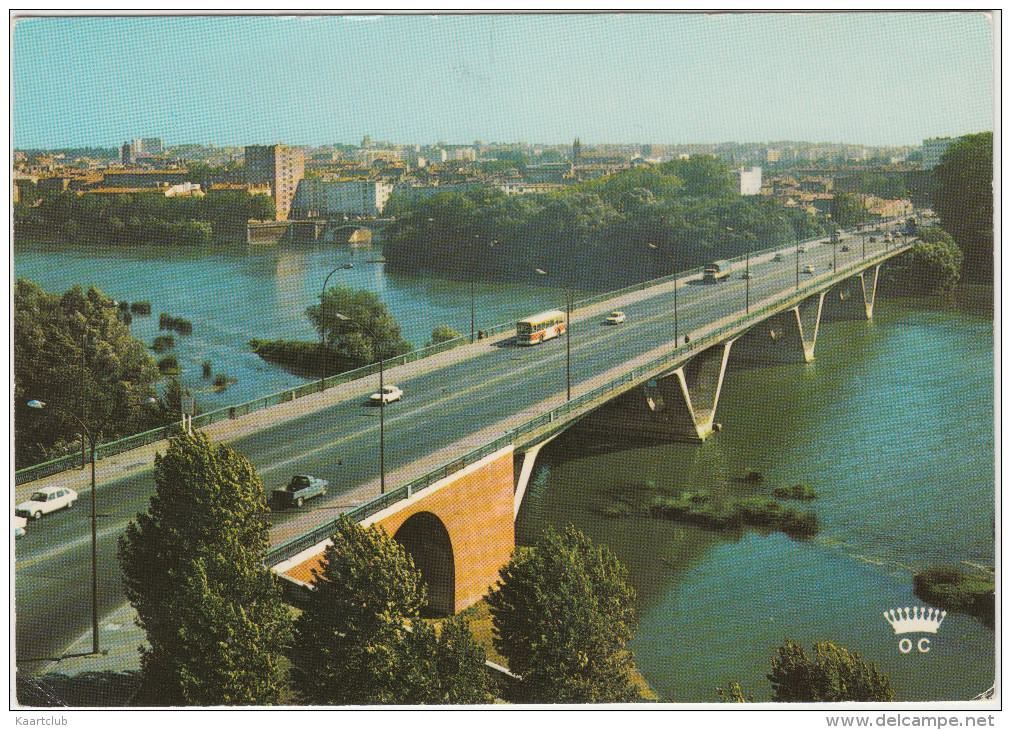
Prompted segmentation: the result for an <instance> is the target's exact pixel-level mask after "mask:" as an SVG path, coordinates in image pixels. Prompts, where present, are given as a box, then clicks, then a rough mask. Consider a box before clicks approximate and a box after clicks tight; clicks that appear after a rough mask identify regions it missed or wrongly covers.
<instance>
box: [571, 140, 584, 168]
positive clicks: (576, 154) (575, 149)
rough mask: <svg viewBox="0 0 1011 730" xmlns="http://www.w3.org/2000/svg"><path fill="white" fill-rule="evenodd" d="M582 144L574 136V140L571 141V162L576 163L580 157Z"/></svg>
mask: <svg viewBox="0 0 1011 730" xmlns="http://www.w3.org/2000/svg"><path fill="white" fill-rule="evenodd" d="M582 152H583V145H582V144H581V143H580V141H579V137H576V141H575V142H573V143H572V164H573V165H578V164H579V162H580V158H581V157H582Z"/></svg>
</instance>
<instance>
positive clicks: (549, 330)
mask: <svg viewBox="0 0 1011 730" xmlns="http://www.w3.org/2000/svg"><path fill="white" fill-rule="evenodd" d="M565 324H566V323H565V312H560V311H558V310H557V309H552V310H550V311H547V312H541V313H540V314H535V315H534V316H532V317H527V318H526V319H521V320H520V321H519V322H517V323H516V344H517V345H536V344H537V343H538V342H544V340H550V339H551V338H552V337H558V335H561V334H564V333H565Z"/></svg>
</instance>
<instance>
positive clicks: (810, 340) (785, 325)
mask: <svg viewBox="0 0 1011 730" xmlns="http://www.w3.org/2000/svg"><path fill="white" fill-rule="evenodd" d="M824 300H825V292H818V293H817V294H813V295H811V296H810V297H808V298H807V299H805V300H804V301H803V302H801V303H800V304H798V305H797V306H796V307H792V308H791V309H786V310H784V311H782V312H778V313H776V314H774V315H772V316H771V317H769V318H768V319H766V320H764V321H763V322H761V323H760V324H757V325H755V326H754V327H752V328H751V329H749V330H748V331H747V332H745V333H744V334H742V335H741V336H740V337H737V338H736V339H735V340H734V361H735V362H745V363H784V362H811V361H812V360H814V346H815V343H816V342H817V340H818V326H819V324H820V322H821V318H822V311H823V308H824Z"/></svg>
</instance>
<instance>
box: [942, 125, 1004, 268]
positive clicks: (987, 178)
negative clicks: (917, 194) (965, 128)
mask: <svg viewBox="0 0 1011 730" xmlns="http://www.w3.org/2000/svg"><path fill="white" fill-rule="evenodd" d="M934 178H935V180H936V182H937V188H936V190H935V191H934V193H933V203H934V211H935V212H936V213H937V216H938V218H940V220H941V227H942V228H944V229H945V230H946V231H948V233H950V234H951V236H952V238H954V239H955V243H957V244H958V245H959V247H961V249H962V251H963V252H964V253H965V275H966V278H967V279H969V280H971V281H993V268H994V254H993V132H984V133H982V134H970V135H966V136H965V137H960V138H959V139H958V140H957V141H956V142H954V143H953V144H952V145H951V146H949V147H948V149H947V151H946V152H945V153H944V155H943V156H942V157H941V161H940V163H939V164H938V165H937V167H935V168H934Z"/></svg>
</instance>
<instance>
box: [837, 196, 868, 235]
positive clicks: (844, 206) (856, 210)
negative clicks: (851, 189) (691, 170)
mask: <svg viewBox="0 0 1011 730" xmlns="http://www.w3.org/2000/svg"><path fill="white" fill-rule="evenodd" d="M830 215H831V216H832V220H834V221H835V222H836V224H837V225H838V226H839V227H840V228H853V227H854V226H856V225H857V224H859V223H863V222H864V219H865V218H866V217H867V209H866V207H865V206H864V203H863V201H862V200H861V199H860V198H859V197H857V196H856V195H851V194H850V193H836V194H835V195H833V196H832V205H831V208H830Z"/></svg>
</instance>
